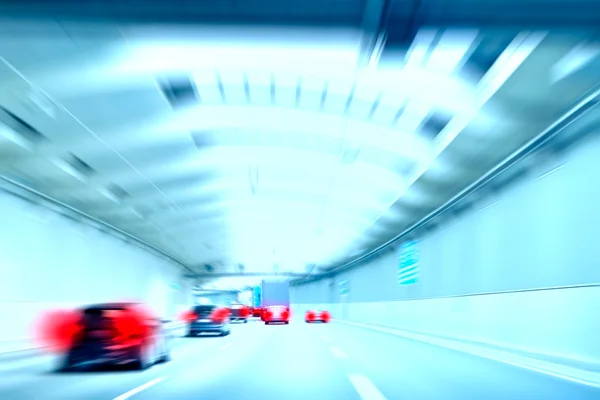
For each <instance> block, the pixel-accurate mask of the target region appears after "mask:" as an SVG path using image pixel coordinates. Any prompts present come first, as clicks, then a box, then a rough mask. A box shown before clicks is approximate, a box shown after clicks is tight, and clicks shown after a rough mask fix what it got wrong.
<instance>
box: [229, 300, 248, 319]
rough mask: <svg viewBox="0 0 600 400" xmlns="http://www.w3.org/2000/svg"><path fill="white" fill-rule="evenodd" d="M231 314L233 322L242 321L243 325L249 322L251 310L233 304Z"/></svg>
mask: <svg viewBox="0 0 600 400" xmlns="http://www.w3.org/2000/svg"><path fill="white" fill-rule="evenodd" d="M229 310H230V312H231V315H230V317H229V318H230V319H231V321H241V322H243V323H247V322H248V318H249V317H250V310H249V309H248V306H246V305H244V304H232V305H231V306H230V307H229Z"/></svg>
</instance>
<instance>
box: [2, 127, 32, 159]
mask: <svg viewBox="0 0 600 400" xmlns="http://www.w3.org/2000/svg"><path fill="white" fill-rule="evenodd" d="M0 137H1V138H4V139H6V140H8V141H10V142H12V143H14V144H16V145H17V146H19V147H21V148H23V149H25V150H27V151H30V152H33V151H34V150H35V146H34V145H33V143H32V142H31V141H30V140H27V139H26V138H25V137H24V136H23V135H20V134H18V133H17V132H15V131H14V130H13V129H11V128H9V127H7V126H6V125H4V124H2V123H0Z"/></svg>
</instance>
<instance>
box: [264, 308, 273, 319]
mask: <svg viewBox="0 0 600 400" xmlns="http://www.w3.org/2000/svg"><path fill="white" fill-rule="evenodd" d="M271 318H273V312H272V311H271V310H265V311H263V319H264V320H265V321H270V320H271Z"/></svg>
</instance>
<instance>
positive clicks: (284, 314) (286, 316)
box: [281, 309, 290, 319]
mask: <svg viewBox="0 0 600 400" xmlns="http://www.w3.org/2000/svg"><path fill="white" fill-rule="evenodd" d="M281 317H282V318H283V319H288V318H289V317H290V310H288V309H286V310H283V312H282V313H281Z"/></svg>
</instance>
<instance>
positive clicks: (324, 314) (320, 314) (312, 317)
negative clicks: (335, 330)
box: [304, 310, 331, 324]
mask: <svg viewBox="0 0 600 400" xmlns="http://www.w3.org/2000/svg"><path fill="white" fill-rule="evenodd" d="M330 320H331V314H329V311H325V310H308V311H307V312H306V314H305V316H304V321H306V323H308V324H310V323H311V322H323V323H328V322H329V321H330Z"/></svg>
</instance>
